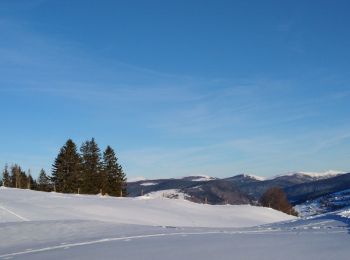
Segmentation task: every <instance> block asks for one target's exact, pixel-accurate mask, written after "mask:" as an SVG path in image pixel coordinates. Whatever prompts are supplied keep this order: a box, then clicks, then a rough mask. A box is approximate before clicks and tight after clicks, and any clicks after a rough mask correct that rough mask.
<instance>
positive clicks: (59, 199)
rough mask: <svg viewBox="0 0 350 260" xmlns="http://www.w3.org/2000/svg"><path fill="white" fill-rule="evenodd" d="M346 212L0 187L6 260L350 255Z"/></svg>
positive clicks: (1, 253)
mask: <svg viewBox="0 0 350 260" xmlns="http://www.w3.org/2000/svg"><path fill="white" fill-rule="evenodd" d="M347 213H348V211H345V210H344V211H342V212H337V213H334V214H328V215H323V216H320V217H315V218H309V219H307V220H306V219H304V220H299V219H295V218H293V217H290V216H287V215H285V214H283V213H280V212H277V211H275V210H271V209H268V208H261V207H253V206H226V205H224V206H212V205H203V204H195V203H192V202H189V201H185V200H181V199H178V200H172V199H167V198H163V197H154V198H145V197H140V198H111V197H110V198H108V197H100V196H83V195H67V194H58V193H42V192H34V191H28V190H17V189H1V188H0V259H12V258H15V259H177V260H178V259H204V260H205V259H213V258H215V259H311V258H314V259H349V254H350V247H349V244H350V235H349V218H348V216H349V214H347ZM278 221H284V222H278ZM276 222H278V223H276ZM268 223H269V224H268Z"/></svg>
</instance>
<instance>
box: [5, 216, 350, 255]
mask: <svg viewBox="0 0 350 260" xmlns="http://www.w3.org/2000/svg"><path fill="white" fill-rule="evenodd" d="M328 222H331V221H322V222H318V223H317V224H316V225H315V223H312V224H309V225H301V226H298V229H299V230H295V229H294V228H283V229H280V228H273V229H272V228H271V227H265V228H259V227H257V228H258V229H255V230H236V231H227V230H219V231H205V232H175V233H156V234H147V235H134V236H124V237H110V238H101V239H96V240H91V241H85V242H76V243H60V244H59V245H54V246H48V247H43V248H38V249H26V250H24V251H19V252H14V253H8V254H3V255H0V258H1V259H12V258H13V257H15V256H20V255H28V254H34V253H41V252H47V251H53V250H60V249H63V250H66V249H70V248H73V247H81V246H87V245H94V244H102V243H108V242H114V241H123V242H129V241H131V240H133V239H147V238H157V237H174V236H201V235H202V236H203V235H218V234H221V235H234V234H247V235H249V234H255V235H259V234H261V235H265V234H269V233H270V234H272V233H274V234H285V232H286V231H289V232H288V233H289V234H294V235H299V234H301V233H302V230H303V229H304V228H305V227H311V226H314V227H315V226H316V227H317V229H319V228H320V225H324V224H326V223H328ZM310 229H313V228H310ZM347 232H348V231H347V229H342V228H341V230H339V229H337V228H336V229H335V230H329V231H328V232H327V233H333V234H337V233H338V234H339V233H347ZM313 234H324V232H317V231H316V232H313Z"/></svg>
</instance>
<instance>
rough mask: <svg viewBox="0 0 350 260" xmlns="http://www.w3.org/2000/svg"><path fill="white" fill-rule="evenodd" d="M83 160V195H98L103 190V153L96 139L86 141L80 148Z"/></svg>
mask: <svg viewBox="0 0 350 260" xmlns="http://www.w3.org/2000/svg"><path fill="white" fill-rule="evenodd" d="M80 152H81V158H82V172H83V173H82V177H83V178H82V179H83V185H82V193H87V194H97V193H99V192H100V189H101V176H102V174H103V173H102V167H101V152H100V148H99V147H98V145H97V143H96V142H95V139H94V138H92V139H91V141H86V142H84V143H83V144H82V146H81V148H80Z"/></svg>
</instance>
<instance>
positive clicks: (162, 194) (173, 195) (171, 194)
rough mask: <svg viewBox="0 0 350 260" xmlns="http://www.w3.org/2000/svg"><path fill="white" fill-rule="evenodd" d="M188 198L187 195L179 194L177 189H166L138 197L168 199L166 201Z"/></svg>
mask: <svg viewBox="0 0 350 260" xmlns="http://www.w3.org/2000/svg"><path fill="white" fill-rule="evenodd" d="M188 197H189V195H188V194H186V193H183V192H181V191H180V190H178V189H168V190H159V191H153V192H149V193H147V194H145V195H143V196H140V197H138V198H139V199H156V198H168V199H181V200H185V199H187V198H188Z"/></svg>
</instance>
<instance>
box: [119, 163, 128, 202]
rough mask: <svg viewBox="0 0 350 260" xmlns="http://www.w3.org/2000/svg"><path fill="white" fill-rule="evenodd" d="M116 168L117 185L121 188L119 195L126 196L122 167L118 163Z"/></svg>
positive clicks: (125, 183)
mask: <svg viewBox="0 0 350 260" xmlns="http://www.w3.org/2000/svg"><path fill="white" fill-rule="evenodd" d="M118 169H119V170H118V186H119V189H120V190H121V192H120V195H119V196H120V197H126V196H127V195H128V193H127V179H126V175H125V173H124V170H123V167H122V166H121V165H119V168H118Z"/></svg>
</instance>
